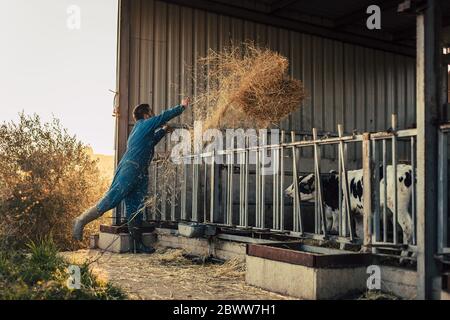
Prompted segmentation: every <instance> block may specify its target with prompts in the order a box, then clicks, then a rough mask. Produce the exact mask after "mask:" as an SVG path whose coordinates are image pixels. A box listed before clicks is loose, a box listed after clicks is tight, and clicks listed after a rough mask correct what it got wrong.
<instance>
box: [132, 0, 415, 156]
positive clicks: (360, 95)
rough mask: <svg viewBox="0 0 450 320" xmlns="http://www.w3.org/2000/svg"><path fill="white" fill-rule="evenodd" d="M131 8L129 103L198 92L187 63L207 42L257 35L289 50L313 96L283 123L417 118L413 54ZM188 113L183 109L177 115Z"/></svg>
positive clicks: (407, 122) (375, 126)
mask: <svg viewBox="0 0 450 320" xmlns="http://www.w3.org/2000/svg"><path fill="white" fill-rule="evenodd" d="M131 15H132V18H131V21H132V25H131V47H130V81H129V84H130V88H129V89H130V95H129V106H130V110H132V108H133V107H134V106H135V105H137V104H138V103H144V102H149V103H150V104H151V105H152V106H153V108H154V110H155V112H161V111H162V110H164V109H166V108H167V107H169V106H172V105H175V104H176V103H178V101H179V99H180V96H183V95H192V94H194V93H195V86H194V85H193V83H192V79H191V78H190V72H189V70H188V68H189V67H190V66H192V67H193V68H194V70H195V67H196V64H195V61H196V60H197V59H198V58H199V57H201V56H204V55H205V54H206V52H207V50H208V48H212V49H221V48H223V47H224V46H226V45H228V44H229V43H230V41H234V42H240V41H243V40H255V41H256V42H258V43H260V44H263V45H267V46H268V47H270V48H272V49H274V50H277V51H279V52H280V53H282V54H284V55H285V56H287V57H288V58H289V60H290V64H291V65H290V68H291V69H290V73H291V74H292V75H293V76H294V77H296V78H298V79H300V80H302V81H303V82H304V84H305V86H306V89H307V90H308V92H309V95H310V96H309V98H308V99H307V101H306V102H305V103H304V105H303V106H302V107H301V109H299V111H297V112H295V113H294V114H292V115H291V116H290V117H289V118H288V119H286V120H285V121H283V122H282V123H281V124H280V126H281V127H282V128H283V129H286V130H303V131H304V130H310V129H311V128H313V127H317V128H318V129H319V130H322V131H332V132H335V131H336V125H337V124H338V123H341V124H343V125H344V128H345V130H346V131H347V132H351V131H352V130H355V129H356V130H358V131H365V130H369V131H370V130H371V131H373V130H384V129H387V128H389V127H390V115H391V113H392V112H397V113H398V115H399V125H400V127H401V128H406V127H410V126H412V125H414V123H415V72H414V70H415V69H414V68H415V61H414V59H413V58H410V57H405V56H400V55H396V54H393V53H388V52H383V51H379V50H374V49H368V48H364V47H360V46H355V45H351V44H348V43H342V42H339V41H336V40H329V39H323V38H320V37H317V36H312V35H308V34H301V33H298V32H294V31H289V30H284V29H280V28H276V27H272V26H266V25H262V24H257V23H254V22H251V21H244V20H242V19H237V18H231V17H227V16H222V15H217V14H214V13H209V12H205V11H201V10H196V9H191V8H188V7H182V6H178V5H173V4H168V3H165V2H160V1H154V0H140V1H132V10H131ZM191 119H192V114H190V113H187V114H185V115H183V117H182V119H181V120H179V121H182V122H188V121H191ZM130 124H132V119H131V112H130ZM329 152H331V150H330V151H327V152H326V154H329ZM330 156H331V154H330Z"/></svg>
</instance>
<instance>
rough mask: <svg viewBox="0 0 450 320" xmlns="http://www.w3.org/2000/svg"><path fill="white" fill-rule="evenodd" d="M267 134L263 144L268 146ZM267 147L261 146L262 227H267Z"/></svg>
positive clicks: (264, 136)
mask: <svg viewBox="0 0 450 320" xmlns="http://www.w3.org/2000/svg"><path fill="white" fill-rule="evenodd" d="M266 138H267V136H266V134H264V135H263V145H264V146H266V145H267V139H266ZM266 151H267V149H266V148H261V164H262V165H261V207H260V209H261V215H260V216H261V228H265V227H266V223H265V222H266V221H265V220H266V219H265V217H266V212H265V211H266V205H265V200H266V182H265V181H266V168H265V166H266Z"/></svg>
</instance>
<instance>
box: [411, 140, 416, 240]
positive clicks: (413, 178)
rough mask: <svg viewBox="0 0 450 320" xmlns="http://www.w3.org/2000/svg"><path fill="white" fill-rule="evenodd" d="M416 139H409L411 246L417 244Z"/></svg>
mask: <svg viewBox="0 0 450 320" xmlns="http://www.w3.org/2000/svg"><path fill="white" fill-rule="evenodd" d="M415 139H416V137H415V136H414V137H411V181H412V184H411V217H412V223H413V225H412V237H413V240H412V242H413V245H416V244H417V235H416V232H417V212H416V140H415Z"/></svg>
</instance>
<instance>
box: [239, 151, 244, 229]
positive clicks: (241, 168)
mask: <svg viewBox="0 0 450 320" xmlns="http://www.w3.org/2000/svg"><path fill="white" fill-rule="evenodd" d="M244 163H245V151H244V152H242V151H241V152H239V226H243V225H244V224H245V187H244V185H245V166H244Z"/></svg>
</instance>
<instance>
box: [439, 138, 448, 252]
mask: <svg viewBox="0 0 450 320" xmlns="http://www.w3.org/2000/svg"><path fill="white" fill-rule="evenodd" d="M447 139H448V135H447V133H444V132H442V131H441V132H439V137H438V141H439V151H438V154H439V165H438V170H439V173H438V176H439V184H438V197H439V203H438V252H441V253H442V252H444V248H446V247H447V223H448V217H447V212H448V211H447V210H448V203H447V197H448V185H447V184H448V182H447V181H448V180H447V177H448V172H447V158H448V150H447V142H448V141H447Z"/></svg>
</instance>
